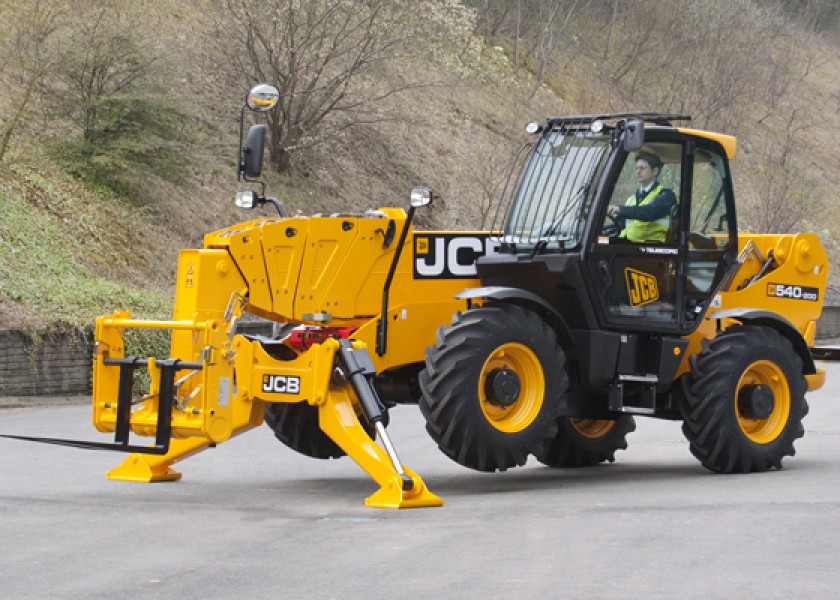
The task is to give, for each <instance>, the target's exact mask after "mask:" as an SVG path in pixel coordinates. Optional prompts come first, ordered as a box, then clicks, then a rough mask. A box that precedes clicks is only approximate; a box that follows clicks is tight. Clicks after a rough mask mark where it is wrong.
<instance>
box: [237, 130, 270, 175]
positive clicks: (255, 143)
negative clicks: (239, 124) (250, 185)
mask: <svg viewBox="0 0 840 600" xmlns="http://www.w3.org/2000/svg"><path fill="white" fill-rule="evenodd" d="M267 130H268V127H267V126H266V125H263V124H259V125H252V126H251V128H250V129H249V130H248V137H247V138H245V144H243V146H242V162H241V163H240V165H239V172H240V174H242V175H245V177H246V178H251V179H256V178H257V177H259V176H260V175H262V167H263V153H264V152H265V134H266V131H267Z"/></svg>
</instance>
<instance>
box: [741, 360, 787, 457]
mask: <svg viewBox="0 0 840 600" xmlns="http://www.w3.org/2000/svg"><path fill="white" fill-rule="evenodd" d="M748 385H765V386H767V387H769V388H770V390H771V391H772V392H773V401H774V402H773V410H772V411H771V412H770V414H769V415H768V417H767V418H766V419H755V418H752V417H750V415H748V414H744V413H743V412H742V411H741V408H740V407H739V405H738V393H739V392H740V391H741V389H743V388H744V387H745V386H748ZM735 414H737V415H738V424H739V425H740V426H741V431H743V432H744V435H746V436H747V437H748V438H749V439H750V440H751V441H752V442H755V443H756V444H769V443H770V442H772V441H773V440H775V439H776V438H778V437H779V435H780V434H781V433H782V430H783V429H784V428H785V425H786V424H787V422H788V418H789V417H790V388H789V387H788V383H787V378H786V377H785V374H784V372H783V371H782V370H781V369H780V368H779V366H778V365H777V364H776V363H773V362H770V361H768V360H759V361H756V362H754V363H752V364H751V365H750V366H749V367H747V369H746V370H745V371H744V374H743V375H741V379H740V381H738V389H737V391H736V393H735Z"/></svg>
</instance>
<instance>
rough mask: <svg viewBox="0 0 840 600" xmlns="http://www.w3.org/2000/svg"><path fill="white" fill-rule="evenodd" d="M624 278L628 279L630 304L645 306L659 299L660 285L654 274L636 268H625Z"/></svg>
mask: <svg viewBox="0 0 840 600" xmlns="http://www.w3.org/2000/svg"><path fill="white" fill-rule="evenodd" d="M624 278H625V279H626V280H627V296H628V297H629V298H630V306H644V305H645V304H650V303H651V302H656V301H657V300H659V286H658V285H657V284H656V277H654V276H653V275H649V274H648V273H643V272H642V271H637V270H635V269H624Z"/></svg>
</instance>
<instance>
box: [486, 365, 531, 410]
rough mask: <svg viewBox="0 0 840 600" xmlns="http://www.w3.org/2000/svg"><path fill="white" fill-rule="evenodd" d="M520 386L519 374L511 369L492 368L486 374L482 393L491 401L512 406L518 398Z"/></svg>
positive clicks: (504, 405)
mask: <svg viewBox="0 0 840 600" xmlns="http://www.w3.org/2000/svg"><path fill="white" fill-rule="evenodd" d="M521 388H522V386H521V383H520V381H519V375H517V374H516V371H512V370H511V369H494V370H493V371H490V373H488V374H487V379H486V381H485V383H484V394H485V395H486V397H487V399H488V400H490V401H491V402H493V403H495V404H498V405H500V406H503V407H508V406H512V405H513V404H514V403H515V402H516V401H517V400H518V399H519V392H520V390H521Z"/></svg>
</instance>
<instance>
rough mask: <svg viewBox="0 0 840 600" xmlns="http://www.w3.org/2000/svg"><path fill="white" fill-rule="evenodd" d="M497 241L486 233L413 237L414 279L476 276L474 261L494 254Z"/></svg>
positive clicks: (496, 250) (496, 249) (496, 251)
mask: <svg viewBox="0 0 840 600" xmlns="http://www.w3.org/2000/svg"><path fill="white" fill-rule="evenodd" d="M497 253H498V246H497V243H495V242H491V241H490V239H489V236H488V235H487V234H486V233H483V234H482V233H476V234H451V233H448V234H439V235H416V236H414V278H415V279H459V278H465V277H475V276H476V270H475V261H476V260H477V259H478V258H479V257H481V256H485V255H488V254H497Z"/></svg>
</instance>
